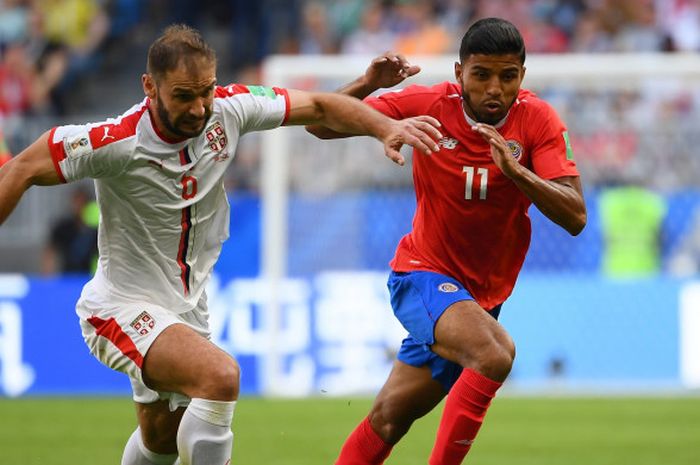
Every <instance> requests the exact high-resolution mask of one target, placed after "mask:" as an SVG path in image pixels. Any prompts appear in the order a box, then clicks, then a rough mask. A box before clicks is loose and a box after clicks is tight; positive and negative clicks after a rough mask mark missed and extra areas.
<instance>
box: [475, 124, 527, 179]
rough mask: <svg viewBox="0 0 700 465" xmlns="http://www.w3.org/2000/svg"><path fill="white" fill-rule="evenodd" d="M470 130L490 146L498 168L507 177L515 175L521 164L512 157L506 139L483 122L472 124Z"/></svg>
mask: <svg viewBox="0 0 700 465" xmlns="http://www.w3.org/2000/svg"><path fill="white" fill-rule="evenodd" d="M472 131H476V132H478V133H479V134H480V135H481V137H483V138H484V140H485V141H486V142H488V143H489V145H490V146H491V157H492V158H493V161H494V163H496V166H497V167H498V169H500V170H501V172H502V173H503V174H505V175H506V176H508V177H509V178H512V177H513V176H515V175H516V173H517V172H518V170H519V169H520V168H521V166H520V163H518V162H517V160H516V159H515V158H513V155H512V154H511V152H510V149H509V148H508V144H506V140H505V139H504V138H503V136H502V135H501V133H499V132H498V131H497V130H496V128H495V127H493V126H491V125H490V124H484V123H476V124H475V125H474V126H472Z"/></svg>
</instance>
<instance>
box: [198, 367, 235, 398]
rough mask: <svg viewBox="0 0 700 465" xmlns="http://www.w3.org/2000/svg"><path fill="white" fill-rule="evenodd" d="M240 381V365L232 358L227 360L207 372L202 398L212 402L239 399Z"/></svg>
mask: <svg viewBox="0 0 700 465" xmlns="http://www.w3.org/2000/svg"><path fill="white" fill-rule="evenodd" d="M239 379H240V368H239V367H238V363H236V361H235V360H233V359H232V358H227V359H226V360H225V361H222V362H221V363H217V364H216V365H214V366H212V367H211V368H210V369H209V370H208V371H207V376H206V380H203V384H204V386H203V391H204V392H203V394H202V395H201V397H204V398H206V399H210V400H225V401H229V400H235V399H237V398H238V391H239Z"/></svg>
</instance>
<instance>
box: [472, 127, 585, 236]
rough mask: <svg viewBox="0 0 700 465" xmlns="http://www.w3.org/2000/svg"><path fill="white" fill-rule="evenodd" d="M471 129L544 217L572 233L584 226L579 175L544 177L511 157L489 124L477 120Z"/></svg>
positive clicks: (501, 139) (500, 167) (576, 233)
mask: <svg viewBox="0 0 700 465" xmlns="http://www.w3.org/2000/svg"><path fill="white" fill-rule="evenodd" d="M472 130H474V131H476V132H478V133H479V134H481V136H482V137H483V138H484V139H485V140H486V141H487V142H488V143H489V144H490V145H491V156H492V157H493V160H494V162H495V163H496V166H498V168H499V169H500V170H501V172H503V174H505V175H506V176H508V177H509V178H510V179H511V180H512V181H513V182H514V183H515V185H516V186H518V188H519V189H520V190H521V191H522V192H523V194H525V195H526V196H527V197H528V198H529V199H530V200H531V201H532V203H534V204H535V206H536V207H537V208H538V209H539V210H540V211H541V212H542V214H543V215H545V216H546V217H547V218H549V219H550V220H552V221H553V222H555V223H556V224H558V225H559V226H561V227H562V228H564V229H565V230H566V231H567V232H568V233H569V234H571V235H572V236H576V235H578V234H579V233H580V232H581V231H583V228H584V227H585V226H586V203H585V202H584V200H583V189H582V188H581V179H580V178H579V177H578V176H565V177H562V178H558V179H553V180H546V179H542V178H540V177H539V176H537V174H535V173H533V172H532V171H530V170H529V169H527V168H525V167H524V166H522V165H521V164H520V163H518V162H517V161H515V158H513V156H512V155H511V154H510V150H509V149H508V146H507V145H506V141H505V140H504V139H503V137H502V136H501V135H500V134H499V133H498V131H496V129H495V128H494V127H493V126H490V125H488V124H482V123H477V124H476V125H475V126H473V127H472Z"/></svg>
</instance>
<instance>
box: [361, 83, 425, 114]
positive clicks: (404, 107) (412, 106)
mask: <svg viewBox="0 0 700 465" xmlns="http://www.w3.org/2000/svg"><path fill="white" fill-rule="evenodd" d="M428 95H430V92H429V91H428V90H427V88H425V87H423V86H408V87H406V88H404V89H400V90H397V91H393V92H386V93H384V94H382V95H379V96H377V97H367V98H365V100H364V102H365V103H366V104H368V105H370V106H371V107H372V108H374V109H375V110H377V111H379V112H381V113H384V114H385V115H386V116H388V117H390V118H394V119H403V118H409V117H412V116H419V115H425V114H426V97H427V96H428Z"/></svg>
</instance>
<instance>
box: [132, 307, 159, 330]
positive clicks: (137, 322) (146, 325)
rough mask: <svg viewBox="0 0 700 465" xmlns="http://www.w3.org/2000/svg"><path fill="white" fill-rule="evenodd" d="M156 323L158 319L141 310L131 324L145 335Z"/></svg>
mask: <svg viewBox="0 0 700 465" xmlns="http://www.w3.org/2000/svg"><path fill="white" fill-rule="evenodd" d="M155 325H156V320H154V319H153V317H152V316H151V315H149V314H148V312H141V314H140V315H139V316H137V317H136V318H134V321H132V322H131V324H130V325H129V326H131V327H132V328H134V329H135V330H136V331H137V332H138V333H139V334H140V335H141V336H145V335H146V334H148V332H149V331H150V330H152V329H153V327H154V326H155Z"/></svg>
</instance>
